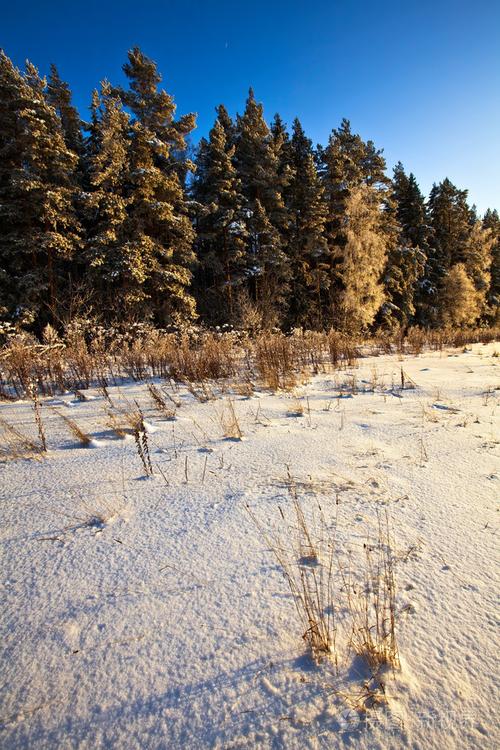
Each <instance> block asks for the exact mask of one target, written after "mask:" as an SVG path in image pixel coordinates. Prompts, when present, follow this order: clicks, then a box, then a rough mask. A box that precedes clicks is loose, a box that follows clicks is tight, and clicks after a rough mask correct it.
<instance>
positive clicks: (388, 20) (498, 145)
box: [0, 0, 500, 211]
mask: <svg viewBox="0 0 500 750" xmlns="http://www.w3.org/2000/svg"><path fill="white" fill-rule="evenodd" d="M0 23H1V28H0V46H2V47H4V49H5V51H6V53H7V54H8V55H9V56H10V57H11V58H12V59H13V60H14V61H15V63H16V64H17V65H19V66H22V65H23V63H24V60H25V59H26V58H29V59H30V60H31V61H32V62H33V63H34V64H35V65H37V66H38V68H39V69H40V71H41V72H42V73H46V72H47V71H48V66H49V63H50V62H55V63H56V65H57V66H58V68H59V71H60V73H61V76H62V77H63V78H64V79H66V80H67V81H68V82H69V83H70V85H71V87H72V89H73V92H74V100H75V103H76V105H77V106H78V108H79V110H80V112H81V114H82V116H83V117H86V115H87V108H88V104H89V101H90V94H91V91H92V89H93V88H94V87H95V86H96V85H97V84H98V82H99V80H100V79H102V78H104V77H107V78H108V79H109V80H111V82H113V83H118V82H120V81H122V80H123V74H122V72H121V66H122V64H123V62H124V61H125V58H126V51H127V49H129V48H130V47H132V46H134V45H139V46H140V47H141V48H142V49H143V51H144V52H145V53H146V54H147V55H149V56H150V57H152V58H153V59H154V60H155V61H156V62H157V63H158V65H159V68H160V71H161V73H162V74H163V78H164V85H165V88H166V89H167V91H168V92H169V93H171V94H173V95H174V97H175V100H176V102H177V104H178V112H179V113H184V112H188V111H196V112H198V130H197V131H196V135H195V137H196V138H198V137H199V136H200V135H203V134H205V133H207V131H208V129H209V128H210V126H211V124H212V122H213V119H214V107H215V106H216V105H217V104H219V103H221V102H223V103H224V104H225V105H226V106H227V107H228V109H229V111H230V113H232V114H234V113H235V112H237V111H239V112H241V111H242V109H243V107H244V101H245V98H246V94H247V91H248V87H249V86H250V85H252V86H253V87H254V89H255V93H256V96H257V98H258V99H259V100H260V101H262V102H263V103H264V107H265V112H266V116H267V119H268V120H270V119H271V118H272V116H273V114H274V113H275V112H276V111H279V112H280V114H281V115H282V116H283V118H284V119H285V121H287V122H288V123H291V121H292V119H293V117H295V116H296V115H297V116H299V118H300V119H301V121H302V123H303V125H304V127H305V129H306V131H307V133H308V134H309V136H310V137H311V138H312V139H313V141H314V143H317V142H321V143H325V142H326V140H327V138H328V135H329V133H330V131H331V129H332V128H333V127H336V126H337V125H338V124H339V122H340V120H341V118H342V117H347V118H349V119H350V120H351V122H352V126H353V129H355V130H356V131H357V132H359V133H360V134H361V135H362V136H363V137H364V138H371V139H372V140H374V141H375V143H376V145H377V146H380V147H383V148H384V152H385V156H386V158H387V162H388V166H389V167H390V168H391V169H392V166H393V165H394V163H395V162H396V161H398V160H399V159H400V160H401V161H402V162H403V163H404V165H405V167H406V169H407V170H408V171H410V170H411V171H413V172H414V173H415V174H416V176H417V179H418V180H419V182H420V185H421V187H422V189H423V190H424V191H425V192H427V191H428V190H429V189H430V187H431V185H432V182H434V181H439V180H441V179H443V178H444V177H446V176H448V177H449V178H450V179H451V180H452V181H453V182H454V183H455V184H456V185H457V186H458V187H462V188H468V189H469V196H470V200H471V202H475V203H476V204H477V206H478V209H479V210H480V211H484V210H485V209H486V208H487V207H488V206H492V207H497V208H500V2H499V0H400V1H399V2H396V0H390V1H386V2H384V0H371V1H369V0H357V1H356V0H329V1H328V0H316V1H315V0H303V1H302V0H289V1H288V2H283V0H267V1H264V0H247V1H246V2H241V0H240V1H239V0H233V2H231V1H230V0H205V1H204V2H202V1H201V0H169V1H166V0H164V1H163V2H160V1H159V0H156V2H154V1H152V0H139V1H138V2H130V0H121V1H120V2H118V1H116V0H111V1H110V0H108V1H106V0H101V1H100V2H97V1H96V0H87V1H86V2H85V3H77V2H74V1H73V0H65V2H62V1H61V0H48V1H47V2H41V0H38V1H37V2H34V1H33V0H25V1H24V2H22V3H13V2H12V3H9V4H8V5H7V4H4V6H3V8H2V20H1V22H0Z"/></svg>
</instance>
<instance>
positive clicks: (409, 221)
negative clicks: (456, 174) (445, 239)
mask: <svg viewBox="0 0 500 750" xmlns="http://www.w3.org/2000/svg"><path fill="white" fill-rule="evenodd" d="M393 191H394V192H393V195H394V209H395V218H396V220H397V223H398V226H399V231H398V233H397V241H396V242H395V243H394V244H393V246H392V247H391V249H390V251H389V256H388V261H387V270H386V277H385V287H386V295H387V302H386V303H385V305H384V308H385V310H384V312H385V311H387V310H388V312H386V320H387V319H388V323H389V325H391V324H393V323H394V322H397V323H398V324H399V325H401V326H403V327H407V326H408V325H410V324H413V323H414V322H415V320H416V312H417V310H416V308H417V305H419V303H420V300H421V298H422V297H424V298H425V295H426V288H425V284H424V278H423V277H424V273H425V264H426V261H427V255H428V252H429V235H430V228H429V226H428V221H427V214H426V208H425V201H424V197H423V195H422V193H421V192H420V189H419V187H418V184H417V181H416V179H415V177H414V175H413V174H410V175H406V173H405V171H404V168H403V165H402V164H401V162H399V163H398V164H397V165H396V166H395V168H394V178H393ZM419 312H420V310H419Z"/></svg>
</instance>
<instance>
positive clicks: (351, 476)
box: [0, 344, 500, 750]
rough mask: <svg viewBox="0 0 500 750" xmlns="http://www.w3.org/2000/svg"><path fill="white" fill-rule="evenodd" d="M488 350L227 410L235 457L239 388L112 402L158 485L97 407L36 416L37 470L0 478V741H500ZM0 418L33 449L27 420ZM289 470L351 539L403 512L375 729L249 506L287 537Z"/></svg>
mask: <svg viewBox="0 0 500 750" xmlns="http://www.w3.org/2000/svg"><path fill="white" fill-rule="evenodd" d="M499 350H500V347H499V345H498V344H497V345H495V344H489V345H480V344H479V345H473V346H472V347H470V349H469V350H468V351H464V352H462V351H452V350H448V351H445V352H442V353H439V352H436V353H425V354H423V355H421V356H419V357H405V359H404V361H400V360H399V359H398V357H397V356H382V357H378V358H366V359H361V360H360V362H359V367H357V368H356V369H353V370H351V371H347V372H346V371H342V372H327V373H323V374H319V375H316V376H314V377H313V378H312V379H311V380H310V381H309V382H308V383H305V384H303V385H299V386H298V388H297V390H296V394H295V396H293V395H292V394H290V393H278V394H272V393H271V392H269V391H267V390H265V389H264V388H261V389H259V388H257V390H256V391H255V392H254V394H253V395H251V396H250V397H246V396H243V395H237V394H233V395H232V396H231V398H232V399H233V401H234V409H235V412H236V416H237V419H238V422H239V425H240V428H241V431H242V433H243V437H242V439H241V440H231V439H227V438H225V437H224V435H223V432H224V430H223V426H222V424H221V423H222V422H224V420H225V419H226V418H225V417H224V416H223V410H226V412H224V413H226V416H227V409H228V406H227V401H228V398H229V395H228V393H226V394H222V396H221V398H218V399H217V400H209V401H207V402H205V403H201V402H199V401H197V400H195V399H194V398H193V395H192V394H191V393H189V392H188V391H187V390H186V389H185V388H184V387H180V388H179V389H178V392H177V394H175V393H174V392H173V390H172V388H171V389H170V392H171V393H172V395H173V396H174V398H178V399H179V400H180V401H181V402H182V406H181V407H180V408H178V409H177V414H176V418H175V420H174V421H168V420H166V419H162V417H161V415H160V413H159V412H158V411H155V410H154V409H153V407H152V402H151V400H150V398H149V394H148V390H147V387H146V385H141V384H137V383H134V384H127V385H124V386H122V387H120V388H118V387H116V388H110V389H109V394H110V397H111V399H112V400H113V401H114V402H115V403H116V404H119V403H120V402H123V399H124V398H126V399H127V400H128V402H129V403H133V402H134V400H137V401H138V403H139V404H140V405H141V408H142V410H143V411H144V415H145V419H146V423H147V427H148V444H149V450H150V454H151V460H152V463H153V468H154V476H153V477H149V478H146V477H145V476H144V470H143V467H142V464H141V461H140V459H139V456H138V454H137V450H136V444H135V442H134V438H133V437H132V436H127V437H126V438H124V439H118V438H117V437H116V436H115V435H114V434H113V432H112V431H111V430H110V428H109V426H108V425H107V424H106V414H105V407H106V401H105V399H104V397H103V395H102V394H100V393H99V391H98V390H97V389H93V390H89V391H88V392H86V395H87V396H88V397H89V400H87V401H78V400H76V399H75V398H74V395H73V394H67V395H65V396H63V397H61V398H55V399H46V400H44V402H43V406H42V416H43V418H44V422H45V428H46V433H47V439H48V444H49V453H48V455H47V457H45V458H44V459H43V460H34V459H31V460H27V459H18V460H8V461H5V462H4V463H1V464H0V472H1V487H0V497H1V510H2V527H1V549H2V556H3V560H2V574H1V585H2V598H3V606H2V614H1V630H2V651H3V654H2V660H3V664H2V679H1V684H2V687H1V709H0V711H1V713H0V720H1V733H0V744H1V746H2V747H3V748H30V749H31V750H34V749H35V748H51V749H52V748H76V747H78V748H104V747H106V748H125V749H127V750H128V749H129V748H142V749H144V748H169V749H170V748H189V749H192V750H197V749H198V748H273V749H274V748H287V749H288V748H337V747H339V748H341V747H344V746H346V747H347V746H349V747H356V748H380V750H382V749H384V750H385V749H386V748H398V747H411V748H422V750H424V749H425V750H427V749H430V748H435V749H436V750H442V749H443V748H464V749H465V748H481V749H485V748H497V747H499V746H500V737H499V736H498V732H497V731H496V721H495V709H496V707H497V704H496V699H497V695H498V693H497V665H496V656H497V648H498V642H497V641H496V637H497V630H496V627H497V619H496V610H495V598H496V596H497V594H498V579H497V577H496V573H497V570H498V567H497V564H498V560H497V550H498V534H497V528H498V497H499V487H500V482H499V464H498V453H499V433H498V405H497V403H498V401H497V396H498V390H497V391H496V392H495V389H496V388H498V386H499V384H500V383H499V375H500V358H497V356H494V355H495V352H498V351H499ZM401 367H403V368H404V371H405V373H406V375H407V376H409V378H411V379H412V380H413V381H414V382H415V384H416V387H415V388H414V389H405V390H404V391H401V390H400V388H399V386H400V375H401ZM353 376H354V380H353ZM353 386H354V389H353ZM353 390H354V392H351V391H353ZM90 397H93V398H90ZM306 397H307V398H306ZM297 399H298V401H299V402H300V403H301V404H302V407H301V408H302V409H303V413H302V414H300V408H299V406H298V402H297ZM224 404H226V405H225V406H224ZM51 405H52V406H54V405H55V408H56V409H58V410H59V411H61V412H62V413H64V414H66V415H67V416H70V417H71V418H72V419H74V420H75V421H76V422H77V423H78V425H79V426H80V427H81V428H82V429H83V430H84V431H86V432H88V433H89V434H90V435H91V437H92V439H93V441H92V444H91V446H90V447H87V448H85V447H81V446H80V445H78V443H77V442H76V441H75V438H74V437H73V436H72V435H71V433H70V432H69V431H68V429H67V426H66V425H65V424H64V422H63V420H62V419H61V418H60V417H59V416H58V415H57V413H55V412H54V411H53V410H52V409H51V408H50V406H51ZM0 413H1V416H2V417H4V418H5V419H6V420H8V421H9V422H10V423H11V424H13V425H16V426H17V427H18V428H19V429H20V430H22V431H23V432H25V433H29V434H30V435H32V436H33V437H35V435H36V431H35V427H34V421H33V410H32V407H31V405H30V404H29V403H27V402H16V403H11V404H10V403H9V404H2V405H1V406H0ZM160 470H161V471H160ZM288 472H289V473H290V474H291V476H292V477H293V478H294V479H295V480H296V484H297V490H298V494H299V498H300V502H301V504H302V506H303V508H304V509H305V512H306V514H308V513H309V514H310V513H312V514H314V512H315V511H314V509H315V508H317V506H318V502H319V503H320V504H321V506H322V508H323V509H324V512H325V513H326V514H329V513H332V512H335V513H338V514H339V515H340V517H341V523H342V528H343V533H344V534H346V539H347V538H348V539H349V544H352V545H356V544H362V542H363V540H364V539H366V535H367V529H368V530H369V529H370V528H371V527H372V526H373V523H374V520H375V518H376V512H377V509H388V511H389V513H390V518H391V524H392V533H393V538H394V544H395V551H394V553H395V558H396V560H397V570H396V573H397V614H398V618H397V623H396V626H397V630H396V632H397V636H398V644H399V652H400V656H401V670H400V671H398V672H396V673H395V674H394V675H391V674H388V676H387V683H386V694H387V698H388V703H387V704H386V705H380V706H379V707H378V708H373V709H370V710H369V711H368V712H367V713H364V714H363V713H358V712H356V711H355V710H354V711H353V710H349V707H350V706H351V704H352V701H350V696H352V695H354V694H355V693H356V691H357V690H358V692H359V689H360V686H361V687H362V685H363V678H364V676H365V675H363V668H362V667H360V666H359V660H358V661H356V659H353V660H352V663H350V664H346V663H344V664H343V665H342V669H341V670H340V673H337V672H336V671H335V670H334V668H333V663H332V662H331V661H329V660H325V661H323V662H322V663H320V664H314V663H313V661H312V660H311V659H310V657H309V656H308V655H307V653H306V650H305V644H304V641H303V639H302V634H303V632H302V631H303V627H302V625H301V622H300V620H299V618H298V616H297V613H296V610H295V608H294V605H293V600H292V598H291V596H290V592H289V590H288V588H287V584H286V581H285V580H284V578H283V575H282V573H281V570H280V568H279V566H278V564H277V561H276V560H275V558H274V556H273V554H272V552H271V551H270V550H269V548H268V546H267V545H266V541H265V539H264V538H263V536H262V534H261V532H260V531H259V529H258V527H257V526H256V525H255V523H254V521H253V520H252V518H251V517H250V515H249V513H248V511H247V507H246V506H247V505H249V506H250V508H251V509H252V512H253V513H254V514H255V516H256V517H257V518H258V519H259V522H260V523H261V524H262V526H263V527H264V528H266V529H267V528H269V529H270V530H272V529H280V527H281V528H283V525H284V522H283V520H282V519H281V515H280V512H279V507H278V506H280V507H281V508H282V509H284V510H286V509H287V507H289V504H290V498H289V495H288V492H287V486H286V478H287V474H288ZM334 508H335V511H333V509H334ZM97 519H100V521H98V520H97ZM346 543H347V542H346Z"/></svg>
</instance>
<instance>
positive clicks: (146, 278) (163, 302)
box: [119, 48, 196, 325]
mask: <svg viewBox="0 0 500 750" xmlns="http://www.w3.org/2000/svg"><path fill="white" fill-rule="evenodd" d="M123 69H124V72H125V75H126V76H127V78H128V79H129V83H130V88H129V90H128V91H124V90H123V89H120V90H119V93H120V96H121V98H122V101H123V102H124V104H125V105H126V106H127V107H129V108H130V110H131V111H132V113H133V116H134V118H133V123H132V128H131V147H130V173H129V184H128V194H127V198H128V220H127V225H126V236H127V243H126V253H127V255H128V258H129V263H130V265H131V266H134V267H135V272H134V273H135V277H136V279H137V280H141V282H142V283H141V295H140V299H139V298H138V300H137V309H138V312H139V310H140V311H142V313H143V314H146V315H147V314H148V313H149V314H150V315H152V316H153V317H154V318H155V320H156V322H157V323H160V324H161V325H172V324H173V325H181V324H184V323H187V322H189V321H191V320H192V319H193V318H194V317H195V315H196V311H195V302H194V299H193V297H192V295H191V293H190V283H191V277H192V270H191V269H192V266H193V263H194V260H195V257H194V253H193V248H192V245H193V241H194V231H193V227H192V225H191V221H190V218H189V216H188V205H187V198H186V192H185V186H184V184H183V176H184V174H185V169H186V164H185V162H184V161H182V160H179V158H178V157H177V153H178V152H179V151H182V149H183V148H184V147H185V137H186V136H187V135H188V134H189V133H190V132H191V131H192V130H193V128H194V125H195V117H194V115H191V114H190V115H184V116H183V117H180V118H179V119H177V120H175V119H174V115H175V105H174V101H173V99H172V97H171V96H170V95H169V94H167V93H166V92H165V91H164V90H162V89H160V90H159V89H158V84H159V83H160V81H161V76H160V75H159V73H158V71H157V68H156V65H155V63H154V62H153V61H152V60H150V59H149V58H148V57H146V56H145V55H144V54H143V53H142V52H141V51H140V50H139V49H138V48H134V49H132V50H131V51H130V52H129V53H128V63H126V64H125V65H124V67H123Z"/></svg>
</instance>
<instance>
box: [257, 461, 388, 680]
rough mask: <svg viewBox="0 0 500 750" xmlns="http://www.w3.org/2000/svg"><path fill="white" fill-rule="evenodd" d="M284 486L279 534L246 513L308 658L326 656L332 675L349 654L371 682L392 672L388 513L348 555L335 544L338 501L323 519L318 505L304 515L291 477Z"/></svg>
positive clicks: (344, 547)
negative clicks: (268, 554) (277, 576)
mask: <svg viewBox="0 0 500 750" xmlns="http://www.w3.org/2000/svg"><path fill="white" fill-rule="evenodd" d="M286 484H287V486H288V489H289V494H290V498H291V510H290V511H289V512H288V513H286V512H285V511H284V510H283V508H282V507H281V506H280V507H279V512H280V526H279V527H278V528H277V529H271V530H269V529H266V528H264V527H263V525H262V523H261V522H260V521H259V520H258V519H257V517H256V516H255V514H254V513H253V511H252V510H251V509H250V508H248V506H247V508H248V511H249V513H250V515H251V517H252V519H253V521H254V522H255V523H256V525H257V527H258V528H259V531H260V532H261V534H262V537H263V538H264V540H265V542H266V544H267V545H268V547H269V549H270V550H271V551H272V553H273V554H274V556H275V558H276V559H277V561H278V563H279V565H280V568H281V570H282V572H283V575H284V578H285V580H286V582H287V585H288V588H289V589H290V593H291V594H292V597H293V601H294V604H295V610H296V612H297V614H298V617H299V621H300V624H301V631H302V635H303V638H304V640H305V641H306V643H307V646H308V650H309V652H310V654H311V656H312V657H313V659H314V660H315V661H321V660H322V659H324V658H329V659H331V660H332V662H333V664H334V665H335V667H336V668H337V669H338V667H339V664H341V663H346V662H347V661H348V660H349V659H350V658H352V656H351V655H352V654H355V655H356V656H357V657H360V658H362V659H363V660H364V662H365V663H366V665H367V667H368V668H369V670H370V672H371V674H372V677H373V678H374V679H375V680H376V679H377V678H378V676H379V674H380V673H381V672H382V671H383V670H384V669H385V668H387V667H390V668H392V669H397V668H398V667H399V652H398V647H397V641H396V583H395V556H394V554H393V544H392V538H391V531H390V524H389V517H388V515H387V514H384V515H383V516H381V515H377V526H376V529H375V532H374V533H373V534H372V535H370V536H369V537H368V538H367V539H366V541H365V543H364V544H363V546H362V548H360V547H359V545H358V547H355V548H354V550H352V549H350V547H349V544H348V543H347V541H346V539H345V538H343V539H342V540H340V538H339V536H340V535H339V514H338V510H339V507H338V502H337V501H336V502H335V504H334V505H333V506H332V507H333V514H330V515H331V517H330V518H329V519H327V517H326V515H325V513H324V511H323V507H322V506H321V505H320V504H319V503H318V502H315V503H314V504H313V506H312V507H311V506H309V508H308V512H307V513H306V512H305V508H304V506H303V504H302V503H301V502H300V500H299V496H298V488H297V485H296V483H295V481H294V480H293V478H292V477H291V476H290V474H288V477H287V480H286ZM290 514H291V518H290Z"/></svg>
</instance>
